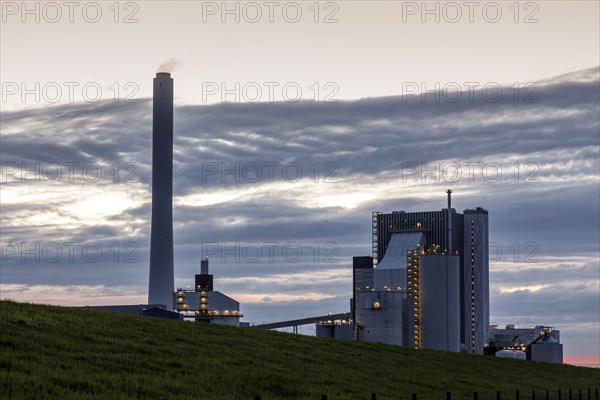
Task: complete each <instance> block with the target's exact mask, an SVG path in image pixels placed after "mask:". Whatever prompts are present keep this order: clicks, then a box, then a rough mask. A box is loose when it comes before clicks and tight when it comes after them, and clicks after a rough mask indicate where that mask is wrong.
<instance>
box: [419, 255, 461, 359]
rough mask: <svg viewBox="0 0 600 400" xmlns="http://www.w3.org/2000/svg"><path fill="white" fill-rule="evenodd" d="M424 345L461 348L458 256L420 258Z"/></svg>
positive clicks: (437, 348) (422, 344)
mask: <svg viewBox="0 0 600 400" xmlns="http://www.w3.org/2000/svg"><path fill="white" fill-rule="evenodd" d="M419 276H420V277H419V297H420V299H419V303H420V307H419V321H420V322H419V325H420V326H419V330H420V335H421V342H420V343H421V344H420V347H421V348H425V349H433V350H446V351H452V352H459V351H460V278H459V257H458V256H449V255H443V254H426V255H422V256H420V257H419Z"/></svg>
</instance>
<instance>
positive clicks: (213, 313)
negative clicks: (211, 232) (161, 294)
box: [173, 258, 243, 326]
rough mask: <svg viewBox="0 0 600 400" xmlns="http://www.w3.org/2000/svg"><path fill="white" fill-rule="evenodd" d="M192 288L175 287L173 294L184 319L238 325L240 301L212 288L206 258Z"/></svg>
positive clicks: (240, 315) (211, 277)
mask: <svg viewBox="0 0 600 400" xmlns="http://www.w3.org/2000/svg"><path fill="white" fill-rule="evenodd" d="M195 278H196V279H195V286H194V290H184V289H181V288H179V289H177V291H176V292H175V293H174V294H173V297H174V302H175V306H176V310H177V312H179V313H180V314H182V315H183V316H184V319H188V320H194V321H196V322H209V323H213V324H218V325H232V326H239V324H240V317H242V316H243V314H242V313H241V312H240V303H239V302H237V301H235V300H234V299H232V298H231V297H229V296H226V295H224V294H223V293H221V292H217V291H215V290H213V276H212V275H211V274H209V273H208V258H204V259H203V260H202V261H201V263H200V274H197V275H196V277H195Z"/></svg>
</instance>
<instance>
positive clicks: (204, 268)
mask: <svg viewBox="0 0 600 400" xmlns="http://www.w3.org/2000/svg"><path fill="white" fill-rule="evenodd" d="M200 275H208V257H204V258H203V259H202V261H200Z"/></svg>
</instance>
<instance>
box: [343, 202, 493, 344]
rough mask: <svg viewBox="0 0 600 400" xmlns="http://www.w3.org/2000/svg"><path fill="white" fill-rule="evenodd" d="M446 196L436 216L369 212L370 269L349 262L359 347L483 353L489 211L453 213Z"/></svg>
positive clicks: (359, 261) (357, 260)
mask: <svg viewBox="0 0 600 400" xmlns="http://www.w3.org/2000/svg"><path fill="white" fill-rule="evenodd" d="M450 193H451V192H450ZM450 193H448V194H449V206H448V208H446V209H442V210H440V211H426V212H404V211H393V212H391V213H381V212H373V213H372V220H371V223H372V252H373V253H372V265H373V267H372V268H369V265H368V264H369V263H370V260H365V259H364V257H362V258H358V257H355V259H354V260H353V270H354V271H353V277H354V279H353V283H354V288H353V293H354V296H353V302H352V304H353V315H354V318H353V320H354V321H355V325H356V327H355V336H356V338H357V339H358V340H365V341H378V342H384V343H390V344H400V345H403V346H409V347H417V348H438V349H445V350H448V351H460V350H462V351H466V352H470V353H478V354H483V350H484V346H485V344H486V343H487V339H488V324H489V261H488V258H489V257H488V246H489V236H488V212H487V211H486V210H484V209H483V208H480V207H478V208H477V209H475V210H465V211H464V213H463V214H461V213H457V212H456V210H455V209H453V208H452V207H451V205H450ZM449 213H450V214H449ZM422 264H423V265H424V268H423V270H421V269H420V266H421V265H422ZM423 272H425V274H424V273H423ZM388 314H389V315H388ZM424 316H425V318H424ZM423 329H425V331H424V330H423Z"/></svg>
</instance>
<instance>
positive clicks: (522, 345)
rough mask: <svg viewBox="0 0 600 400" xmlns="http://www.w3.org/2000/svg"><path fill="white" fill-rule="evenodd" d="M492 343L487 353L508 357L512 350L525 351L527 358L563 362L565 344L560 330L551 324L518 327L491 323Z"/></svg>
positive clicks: (486, 350) (486, 349)
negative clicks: (561, 341) (501, 326)
mask: <svg viewBox="0 0 600 400" xmlns="http://www.w3.org/2000/svg"><path fill="white" fill-rule="evenodd" d="M489 332H490V338H489V339H490V343H489V345H488V346H487V347H486V348H485V354H486V355H496V356H502V357H506V356H507V355H508V356H510V352H517V353H519V352H520V353H523V355H524V356H525V358H526V359H528V360H532V361H540V362H547V363H555V364H562V362H563V345H562V344H561V343H560V331H559V330H557V329H554V328H553V327H550V326H544V325H536V326H535V327H532V328H518V327H516V326H515V325H506V327H505V328H500V327H499V326H498V325H490V326H489Z"/></svg>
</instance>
